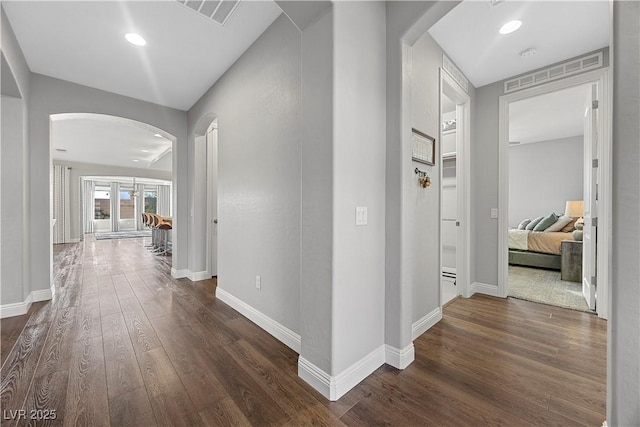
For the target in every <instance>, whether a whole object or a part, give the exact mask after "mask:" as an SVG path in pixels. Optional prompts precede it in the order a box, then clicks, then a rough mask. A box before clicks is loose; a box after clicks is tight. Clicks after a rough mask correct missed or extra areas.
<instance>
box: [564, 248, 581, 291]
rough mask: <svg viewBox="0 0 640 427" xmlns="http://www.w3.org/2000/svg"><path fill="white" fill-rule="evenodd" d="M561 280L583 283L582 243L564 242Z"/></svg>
mask: <svg viewBox="0 0 640 427" xmlns="http://www.w3.org/2000/svg"><path fill="white" fill-rule="evenodd" d="M560 279H561V280H568V281H570V282H578V283H582V242H581V241H578V240H563V241H562V243H561V246H560Z"/></svg>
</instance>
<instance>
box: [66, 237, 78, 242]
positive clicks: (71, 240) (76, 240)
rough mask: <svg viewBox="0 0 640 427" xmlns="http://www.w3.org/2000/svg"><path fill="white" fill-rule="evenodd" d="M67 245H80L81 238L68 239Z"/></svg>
mask: <svg viewBox="0 0 640 427" xmlns="http://www.w3.org/2000/svg"><path fill="white" fill-rule="evenodd" d="M66 243H80V238H79V237H74V238H73V239H68V240H67V242H66Z"/></svg>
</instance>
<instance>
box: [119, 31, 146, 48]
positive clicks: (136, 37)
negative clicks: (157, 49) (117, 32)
mask: <svg viewBox="0 0 640 427" xmlns="http://www.w3.org/2000/svg"><path fill="white" fill-rule="evenodd" d="M124 37H125V38H126V39H127V41H128V42H129V43H131V44H135V45H136V46H144V45H146V44H147V41H146V40H145V39H144V38H142V36H141V35H140V34H136V33H127V34H126V35H125V36H124Z"/></svg>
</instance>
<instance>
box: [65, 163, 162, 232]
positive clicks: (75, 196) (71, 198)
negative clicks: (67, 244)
mask: <svg viewBox="0 0 640 427" xmlns="http://www.w3.org/2000/svg"><path fill="white" fill-rule="evenodd" d="M53 163H54V164H58V165H63V166H67V167H70V168H71V173H70V174H69V181H70V182H69V195H68V199H67V201H68V205H67V208H68V209H69V222H70V226H71V231H70V235H69V237H70V238H71V239H72V240H77V239H80V238H81V237H82V221H81V218H82V216H81V211H82V206H80V178H81V177H84V176H122V177H134V176H135V177H137V178H155V179H164V180H167V181H171V172H165V171H159V170H154V169H139V168H124V167H117V166H106V165H94V164H89V163H78V162H63V161H58V160H54V161H53Z"/></svg>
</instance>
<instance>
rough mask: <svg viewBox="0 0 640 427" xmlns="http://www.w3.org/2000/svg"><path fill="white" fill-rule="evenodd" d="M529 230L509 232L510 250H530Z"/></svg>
mask: <svg viewBox="0 0 640 427" xmlns="http://www.w3.org/2000/svg"><path fill="white" fill-rule="evenodd" d="M528 234H529V230H516V229H512V230H509V249H519V250H521V251H527V250H529V246H528V244H527V235H528Z"/></svg>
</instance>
